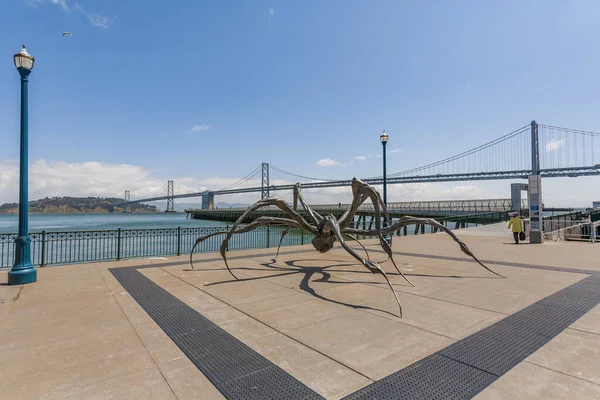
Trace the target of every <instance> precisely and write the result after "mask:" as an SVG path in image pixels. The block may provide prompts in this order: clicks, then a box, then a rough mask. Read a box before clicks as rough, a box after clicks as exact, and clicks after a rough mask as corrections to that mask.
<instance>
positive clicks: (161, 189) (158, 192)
mask: <svg viewBox="0 0 600 400" xmlns="http://www.w3.org/2000/svg"><path fill="white" fill-rule="evenodd" d="M167 184H168V182H167V183H165V184H164V185H163V186H162V187H161V188H160V189H158V191H157V192H156V193H154V194H153V195H152V196H149V197H150V198H152V197H159V196H158V195H159V194H161V193H162V192H163V191H164V190H166V188H167Z"/></svg>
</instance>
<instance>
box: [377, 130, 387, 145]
mask: <svg viewBox="0 0 600 400" xmlns="http://www.w3.org/2000/svg"><path fill="white" fill-rule="evenodd" d="M379 139H381V143H387V141H388V135H387V133H385V129H384V130H383V133H382V134H381V136H379Z"/></svg>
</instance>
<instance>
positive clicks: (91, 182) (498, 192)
mask: <svg viewBox="0 0 600 400" xmlns="http://www.w3.org/2000/svg"><path fill="white" fill-rule="evenodd" d="M241 175H243V174H240V176H241ZM169 178H171V179H173V180H174V182H175V194H178V193H194V192H202V191H204V190H217V189H220V188H223V187H226V186H228V185H231V184H233V183H235V182H237V181H239V179H240V178H239V177H220V176H212V177H204V178H196V177H192V176H173V177H169ZM597 179H598V178H597V177H581V178H578V179H567V180H565V179H546V180H545V181H544V203H545V204H546V205H547V206H548V207H567V206H568V207H582V206H584V207H585V206H591V203H592V201H594V200H596V201H598V200H600V195H599V193H600V192H598V190H597V185H596V183H595V182H596V180H597ZM582 181H583V182H582ZM515 182H521V181H518V180H517V181H515ZM166 183H167V178H166V177H157V176H155V175H154V174H153V172H152V171H150V170H147V169H144V168H142V167H141V166H136V165H127V164H105V163H101V162H83V163H67V162H47V161H45V160H37V161H33V162H31V163H30V176H29V193H30V195H29V198H30V199H31V200H37V199H40V198H44V197H46V196H48V197H52V196H77V197H78V196H98V197H119V198H123V197H124V192H125V190H130V191H131V198H132V199H140V198H145V197H151V196H152V195H154V194H155V193H156V192H157V191H159V190H160V189H161V188H163V187H164V186H165V184H166ZM290 183H295V182H292V181H288V180H283V179H271V181H270V184H271V185H282V184H290ZM510 183H511V182H510V181H504V180H503V181H496V182H477V183H476V184H474V183H473V184H471V183H414V184H403V185H392V184H390V185H388V201H390V202H400V201H416V200H464V199H485V198H509V197H510ZM260 184H261V182H260V179H252V180H250V181H248V182H245V183H244V185H243V186H244V187H259V186H260ZM376 189H377V190H379V191H381V190H382V188H381V186H377V187H376ZM303 193H304V195H305V197H306V199H307V201H308V202H309V204H337V203H338V202H342V203H347V202H350V201H351V200H352V190H351V188H350V187H339V188H320V189H304V190H303ZM164 194H165V195H166V190H165V193H164ZM271 195H275V196H279V197H281V198H283V199H284V200H286V201H288V202H291V201H292V192H291V191H276V192H272V193H271ZM18 198H19V162H18V160H14V161H1V160H0V204H3V203H8V202H17V201H18ZM259 199H260V193H244V194H235V195H223V196H218V197H217V198H216V201H219V202H228V203H245V204H252V203H254V202H255V201H257V200H259ZM175 201H176V202H179V203H189V202H199V201H200V200H199V198H190V199H185V200H183V199H181V200H175ZM155 205H156V206H158V207H159V208H161V209H164V208H165V202H164V201H161V202H156V203H155Z"/></svg>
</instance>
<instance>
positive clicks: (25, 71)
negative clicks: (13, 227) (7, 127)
mask: <svg viewBox="0 0 600 400" xmlns="http://www.w3.org/2000/svg"><path fill="white" fill-rule="evenodd" d="M34 61H35V59H34V58H33V57H32V56H30V55H29V53H27V50H26V49H25V45H23V48H22V49H21V51H20V52H18V53H17V54H15V55H14V62H15V67H17V71H19V75H21V157H20V164H19V175H20V176H19V235H18V236H17V238H16V240H15V263H14V264H13V267H12V269H11V270H10V272H9V273H8V284H9V285H21V284H24V283H31V282H35V281H36V280H37V271H36V270H35V268H34V266H33V264H32V263H31V245H30V243H31V239H30V238H29V233H28V214H29V200H28V195H27V189H28V187H27V185H28V179H27V178H28V169H27V168H28V165H27V164H28V155H27V149H28V146H27V133H28V132H27V119H28V116H27V84H28V82H29V80H28V78H29V74H30V73H31V70H32V69H33V63H34Z"/></svg>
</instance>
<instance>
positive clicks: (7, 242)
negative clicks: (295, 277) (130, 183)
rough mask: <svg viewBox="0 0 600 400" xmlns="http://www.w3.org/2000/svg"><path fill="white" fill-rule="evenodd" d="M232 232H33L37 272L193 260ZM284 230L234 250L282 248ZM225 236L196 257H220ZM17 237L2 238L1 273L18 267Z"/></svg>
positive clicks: (251, 238)
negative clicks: (115, 262) (59, 267)
mask: <svg viewBox="0 0 600 400" xmlns="http://www.w3.org/2000/svg"><path fill="white" fill-rule="evenodd" d="M228 229H229V227H228V226H217V227H204V228H167V229H127V230H125V229H116V230H105V231H76V232H44V231H42V232H33V233H30V234H29V236H30V238H31V258H32V260H31V261H32V263H33V265H35V266H44V265H50V264H68V263H81V262H91V261H111V260H121V259H125V258H134V257H153V256H172V255H181V254H189V252H190V251H191V249H192V246H193V245H194V243H195V242H196V239H197V238H198V237H201V236H204V235H208V234H210V233H214V232H220V231H226V230H228ZM282 231H283V228H282V227H277V226H270V227H267V226H263V227H259V228H257V229H255V230H253V231H250V232H247V233H242V234H238V235H234V236H233V237H232V238H231V240H230V241H229V249H230V250H240V249H255V248H268V247H273V246H275V247H277V245H278V244H279V240H280V238H281V233H282ZM224 236H225V235H218V236H214V237H211V238H209V239H207V240H206V241H204V242H202V243H200V244H199V245H198V246H197V247H196V250H195V252H198V253H199V252H210V251H218V250H219V247H220V246H221V243H222V241H223V238H224ZM16 237H17V234H15V233H4V234H0V268H9V267H11V266H12V264H13V262H14V250H15V239H16ZM310 240H312V235H310V234H308V233H306V232H304V231H302V230H300V229H291V230H290V232H289V233H288V234H287V236H286V237H285V238H284V240H283V243H282V246H290V245H301V244H304V243H310Z"/></svg>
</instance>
